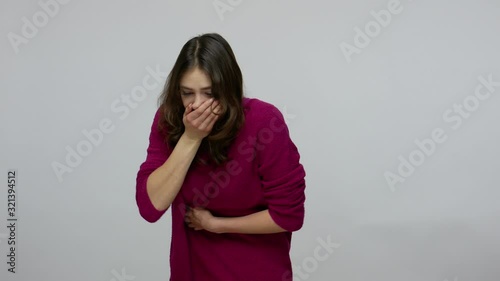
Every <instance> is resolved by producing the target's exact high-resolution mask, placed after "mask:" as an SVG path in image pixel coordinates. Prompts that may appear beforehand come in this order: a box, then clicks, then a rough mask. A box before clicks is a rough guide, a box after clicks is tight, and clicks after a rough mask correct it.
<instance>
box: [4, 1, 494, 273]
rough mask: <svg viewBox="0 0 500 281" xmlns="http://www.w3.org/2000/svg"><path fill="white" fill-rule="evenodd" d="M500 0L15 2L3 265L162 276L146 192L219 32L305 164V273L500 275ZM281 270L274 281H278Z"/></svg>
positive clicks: (167, 234)
mask: <svg viewBox="0 0 500 281" xmlns="http://www.w3.org/2000/svg"><path fill="white" fill-rule="evenodd" d="M499 13H500V2H499V1H495V0H480V1H462V0H460V1H451V0H445V1H430V0H418V1H417V0H414V1H411V0H401V1H398V0H377V1H368V0H364V1H326V0H325V1H262V0H261V1H247V0H208V1H205V0H192V1H181V0H175V1H160V0H146V1H130V0H128V1H96V0H92V1H79V0H71V1H70V0H36V1H35V0H31V1H2V2H1V3H0V15H1V19H2V25H1V27H0V34H1V35H2V38H3V39H2V40H0V46H1V53H0V75H1V82H0V97H1V99H0V129H1V138H0V174H1V177H0V185H1V186H2V188H1V196H0V210H1V211H0V226H1V227H0V254H1V256H0V261H2V262H1V266H0V279H1V280H2V281H3V280H8V281H10V280H13V281H27V280H42V281H55V280H72V281H88V280H93V281H97V280H100V281H132V280H136V281H142V280H168V278H169V250H170V239H171V217H170V215H171V214H170V210H169V211H167V213H165V215H164V216H163V217H162V218H161V219H160V220H159V221H158V222H156V223H153V224H152V223H148V222H146V221H145V220H144V219H143V218H142V217H141V216H140V215H139V212H138V208H137V205H136V202H135V179H136V174H137V171H138V169H139V165H140V164H141V163H142V162H143V161H144V160H145V157H146V148H147V146H148V143H149V140H148V137H149V132H150V128H151V124H152V121H153V117H154V113H155V111H156V109H157V99H158V96H159V94H160V93H161V91H162V89H163V86H164V84H165V80H166V76H167V75H168V73H169V71H170V69H171V68H172V66H173V64H174V61H175V59H176V57H177V55H178V54H179V51H180V49H181V47H182V46H183V44H184V43H185V42H186V41H187V40H189V39H190V38H192V37H194V36H197V35H200V34H202V33H208V32H217V33H219V34H221V35H222V36H223V37H224V38H225V39H226V40H227V41H228V42H229V43H230V45H231V46H232V48H233V51H234V53H235V55H236V58H237V60H238V63H239V64H240V67H241V70H242V72H243V77H244V86H245V95H246V96H248V97H253V98H258V99H261V100H263V101H266V102H269V103H272V104H274V105H275V106H276V107H277V108H278V109H279V110H280V111H281V113H282V114H283V116H284V117H285V121H286V123H287V125H288V128H289V131H290V135H291V138H292V140H293V141H294V143H295V144H296V146H297V148H298V150H299V153H300V155H301V158H300V161H301V163H302V164H303V166H304V168H305V170H306V174H307V176H306V185H307V187H306V203H305V208H306V209H305V210H306V217H305V223H304V225H303V227H302V228H301V229H300V230H299V231H296V232H294V233H293V239H292V249H291V253H290V255H291V258H292V263H293V266H294V280H318V281H320V280H321V281H324V280H339V281H367V280H377V281H400V280H405V281H445V280H447V281H498V280H500V267H499V264H500V239H499V237H500V204H499V203H498V202H499V200H500V189H499V188H500V178H499V170H500V162H499V159H500V147H499V143H500V142H499V141H500V126H499V121H500V111H499V108H500V53H499V52H498V50H500V36H498V34H500V17H499ZM265 281H270V280H265Z"/></svg>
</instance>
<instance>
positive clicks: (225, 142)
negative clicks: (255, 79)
mask: <svg viewBox="0 0 500 281" xmlns="http://www.w3.org/2000/svg"><path fill="white" fill-rule="evenodd" d="M195 67H197V68H199V69H201V70H203V71H204V72H205V73H206V74H207V75H208V76H209V77H210V80H211V82H212V95H213V97H214V99H216V100H219V103H220V106H221V112H220V116H219V118H218V120H217V121H216V122H215V124H214V126H213V128H212V131H211V132H210V134H209V135H208V136H207V137H205V138H204V139H203V140H202V142H201V145H200V148H199V149H198V152H197V154H196V156H195V159H194V162H196V163H201V164H208V163H207V162H206V161H204V160H202V159H201V158H200V155H199V154H200V152H208V155H209V161H212V162H213V163H216V164H217V165H219V164H222V163H224V162H225V161H226V160H227V159H228V155H227V152H228V149H229V147H230V145H231V143H232V142H233V140H234V139H235V138H236V135H237V134H238V132H239V130H240V128H241V126H242V125H243V123H244V121H245V115H244V112H243V105H242V100H243V77H242V74H241V70H240V67H239V66H238V63H237V62H236V57H235V56H234V53H233V51H232V49H231V47H230V46H229V44H228V42H227V41H226V40H225V39H224V38H223V37H222V36H221V35H219V34H217V33H206V34H202V35H199V36H196V37H193V38H191V39H190V40H189V41H187V42H186V44H184V46H183V47H182V49H181V51H180V53H179V56H178V57H177V60H176V62H175V64H174V66H173V68H172V70H171V71H170V73H169V75H168V77H167V80H166V82H165V87H164V89H163V91H162V93H161V95H160V96H159V98H158V105H159V110H160V119H159V123H158V127H159V129H160V131H162V132H164V136H165V142H166V143H167V144H168V145H169V146H170V147H172V148H173V147H175V145H176V144H177V142H178V141H179V139H180V137H181V136H182V134H183V133H184V130H185V128H184V123H183V122H182V117H183V114H184V105H183V104H182V99H181V91H180V85H179V84H180V81H181V78H182V76H183V75H184V73H186V71H188V70H190V69H192V68H195Z"/></svg>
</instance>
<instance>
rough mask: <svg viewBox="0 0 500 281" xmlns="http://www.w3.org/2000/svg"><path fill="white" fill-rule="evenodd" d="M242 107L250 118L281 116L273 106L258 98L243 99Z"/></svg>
mask: <svg viewBox="0 0 500 281" xmlns="http://www.w3.org/2000/svg"><path fill="white" fill-rule="evenodd" d="M243 107H244V109H245V111H246V112H247V113H249V114H250V115H251V116H252V117H263V118H267V117H269V116H275V115H276V114H281V112H280V111H279V109H278V108H277V107H276V106H275V105H274V104H272V103H270V102H268V101H265V100H262V99H259V98H250V97H244V98H243Z"/></svg>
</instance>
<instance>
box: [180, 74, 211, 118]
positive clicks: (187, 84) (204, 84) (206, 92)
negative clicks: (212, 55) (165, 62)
mask: <svg viewBox="0 0 500 281" xmlns="http://www.w3.org/2000/svg"><path fill="white" fill-rule="evenodd" d="M211 87H212V82H211V81H210V77H208V75H207V74H206V73H205V72H204V71H203V70H201V69H199V68H197V67H195V68H192V69H189V70H187V71H186V72H185V73H184V75H183V76H182V78H181V81H180V90H181V93H180V95H181V99H182V104H183V105H184V108H186V107H187V106H188V105H189V104H191V103H192V104H193V110H196V109H197V108H198V107H199V106H200V105H201V104H202V103H203V102H204V101H206V100H208V99H210V98H212V89H211Z"/></svg>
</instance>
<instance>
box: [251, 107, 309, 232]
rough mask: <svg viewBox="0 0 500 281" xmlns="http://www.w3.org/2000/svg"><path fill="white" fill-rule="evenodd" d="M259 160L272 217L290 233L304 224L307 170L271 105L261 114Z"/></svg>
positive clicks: (258, 142)
mask: <svg viewBox="0 0 500 281" xmlns="http://www.w3.org/2000/svg"><path fill="white" fill-rule="evenodd" d="M259 119H260V120H263V121H262V122H259V123H261V124H263V126H261V127H260V128H259V130H258V133H257V143H256V151H257V152H256V158H257V162H258V173H259V176H260V178H261V183H262V189H263V192H264V198H265V200H266V201H267V203H268V210H269V214H270V215H271V217H272V219H273V220H274V222H275V223H276V224H278V225H279V226H280V227H282V228H283V229H285V230H287V231H290V232H292V231H297V230H299V229H300V228H302V225H303V222H304V202H305V193H304V190H305V176H306V173H305V170H304V167H303V166H302V164H301V163H300V155H299V152H298V150H297V147H296V146H295V144H294V143H293V142H292V140H291V138H290V135H289V131H288V127H287V125H286V123H285V121H284V118H283V115H282V114H281V112H280V111H279V110H278V109H277V108H276V107H274V106H273V105H271V104H268V106H266V108H265V110H263V111H262V112H261V114H260V118H259Z"/></svg>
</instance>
